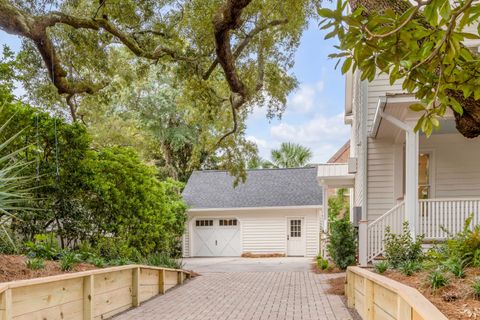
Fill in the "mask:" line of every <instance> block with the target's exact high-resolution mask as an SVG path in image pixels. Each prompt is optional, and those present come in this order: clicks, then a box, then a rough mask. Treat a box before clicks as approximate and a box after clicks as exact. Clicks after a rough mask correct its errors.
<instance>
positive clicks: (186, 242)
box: [182, 220, 190, 258]
mask: <svg viewBox="0 0 480 320" xmlns="http://www.w3.org/2000/svg"><path fill="white" fill-rule="evenodd" d="M189 224H190V220H188V221H187V222H186V224H185V231H184V233H183V246H182V250H183V256H184V257H185V258H188V257H190V230H189V227H188V226H189Z"/></svg>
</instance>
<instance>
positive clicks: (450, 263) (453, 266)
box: [443, 257, 465, 278]
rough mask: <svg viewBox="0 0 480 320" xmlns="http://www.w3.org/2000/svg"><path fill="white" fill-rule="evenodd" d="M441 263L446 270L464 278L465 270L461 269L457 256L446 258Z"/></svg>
mask: <svg viewBox="0 0 480 320" xmlns="http://www.w3.org/2000/svg"><path fill="white" fill-rule="evenodd" d="M443 265H444V266H445V267H446V268H447V270H448V271H450V272H451V273H453V275H454V276H455V277H457V278H465V271H464V270H463V265H462V262H461V261H460V259H458V258H457V257H453V258H450V259H448V260H447V261H445V262H444V263H443Z"/></svg>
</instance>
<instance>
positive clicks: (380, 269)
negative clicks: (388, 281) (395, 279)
mask: <svg viewBox="0 0 480 320" xmlns="http://www.w3.org/2000/svg"><path fill="white" fill-rule="evenodd" d="M374 268H375V271H376V272H377V273H379V274H382V273H385V271H387V270H388V262H386V261H380V262H377V263H375V264H374Z"/></svg>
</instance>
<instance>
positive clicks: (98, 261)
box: [86, 257, 107, 268]
mask: <svg viewBox="0 0 480 320" xmlns="http://www.w3.org/2000/svg"><path fill="white" fill-rule="evenodd" d="M86 262H87V263H90V264H93V265H94V266H95V267H97V268H104V267H105V266H106V265H107V262H106V261H105V259H103V258H101V257H90V258H88V259H87V260H86Z"/></svg>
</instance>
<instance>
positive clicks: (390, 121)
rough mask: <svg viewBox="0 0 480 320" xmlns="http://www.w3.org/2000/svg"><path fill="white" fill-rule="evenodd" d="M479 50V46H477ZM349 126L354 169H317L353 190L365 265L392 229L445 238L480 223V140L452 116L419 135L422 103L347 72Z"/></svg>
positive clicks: (381, 78) (328, 180)
mask: <svg viewBox="0 0 480 320" xmlns="http://www.w3.org/2000/svg"><path fill="white" fill-rule="evenodd" d="M472 45H475V46H478V43H476V44H472ZM346 78H347V79H346V100H345V123H346V124H349V125H350V126H351V139H350V159H349V161H348V164H344V165H334V164H325V165H320V166H319V168H318V180H319V181H320V183H321V184H322V185H324V186H330V187H336V186H342V187H347V188H351V210H352V212H351V216H352V219H353V221H354V222H355V223H357V222H358V226H359V258H360V263H361V264H362V265H365V264H367V263H369V262H371V261H372V260H373V259H375V258H376V257H377V256H379V255H381V254H382V253H383V250H384V247H383V239H384V234H385V228H386V227H387V226H390V227H391V228H392V229H393V230H394V231H397V232H398V231H400V229H401V226H402V223H403V221H405V220H406V221H408V222H409V226H410V230H411V233H412V236H414V237H415V236H416V235H424V236H425V239H426V241H432V240H442V239H445V237H446V236H447V234H446V232H444V230H448V231H449V232H451V233H456V232H458V231H460V230H461V229H462V228H463V223H464V221H465V219H466V218H467V217H468V216H469V215H470V214H471V213H473V214H474V224H478V223H479V222H480V165H479V160H480V138H476V139H467V138H465V137H463V136H462V135H460V134H459V133H458V132H457V130H456V129H455V119H454V115H453V113H451V112H450V113H448V114H447V115H446V117H445V119H443V120H442V121H441V129H440V131H438V132H434V133H433V134H432V136H431V137H430V138H427V137H426V136H425V135H424V134H422V133H418V132H417V133H416V132H414V130H413V127H414V126H415V124H416V122H417V119H418V118H419V117H420V114H419V113H417V112H414V111H411V110H410V109H409V106H410V105H411V104H413V103H416V102H418V101H416V99H415V97H414V96H412V95H410V94H407V93H405V92H404V91H403V90H402V87H401V83H395V84H393V85H390V83H389V80H388V77H387V75H382V74H379V75H377V77H376V79H375V80H374V81H372V82H370V83H368V82H366V81H363V82H362V81H360V79H359V74H358V73H355V74H352V73H350V74H347V77H346Z"/></svg>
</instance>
